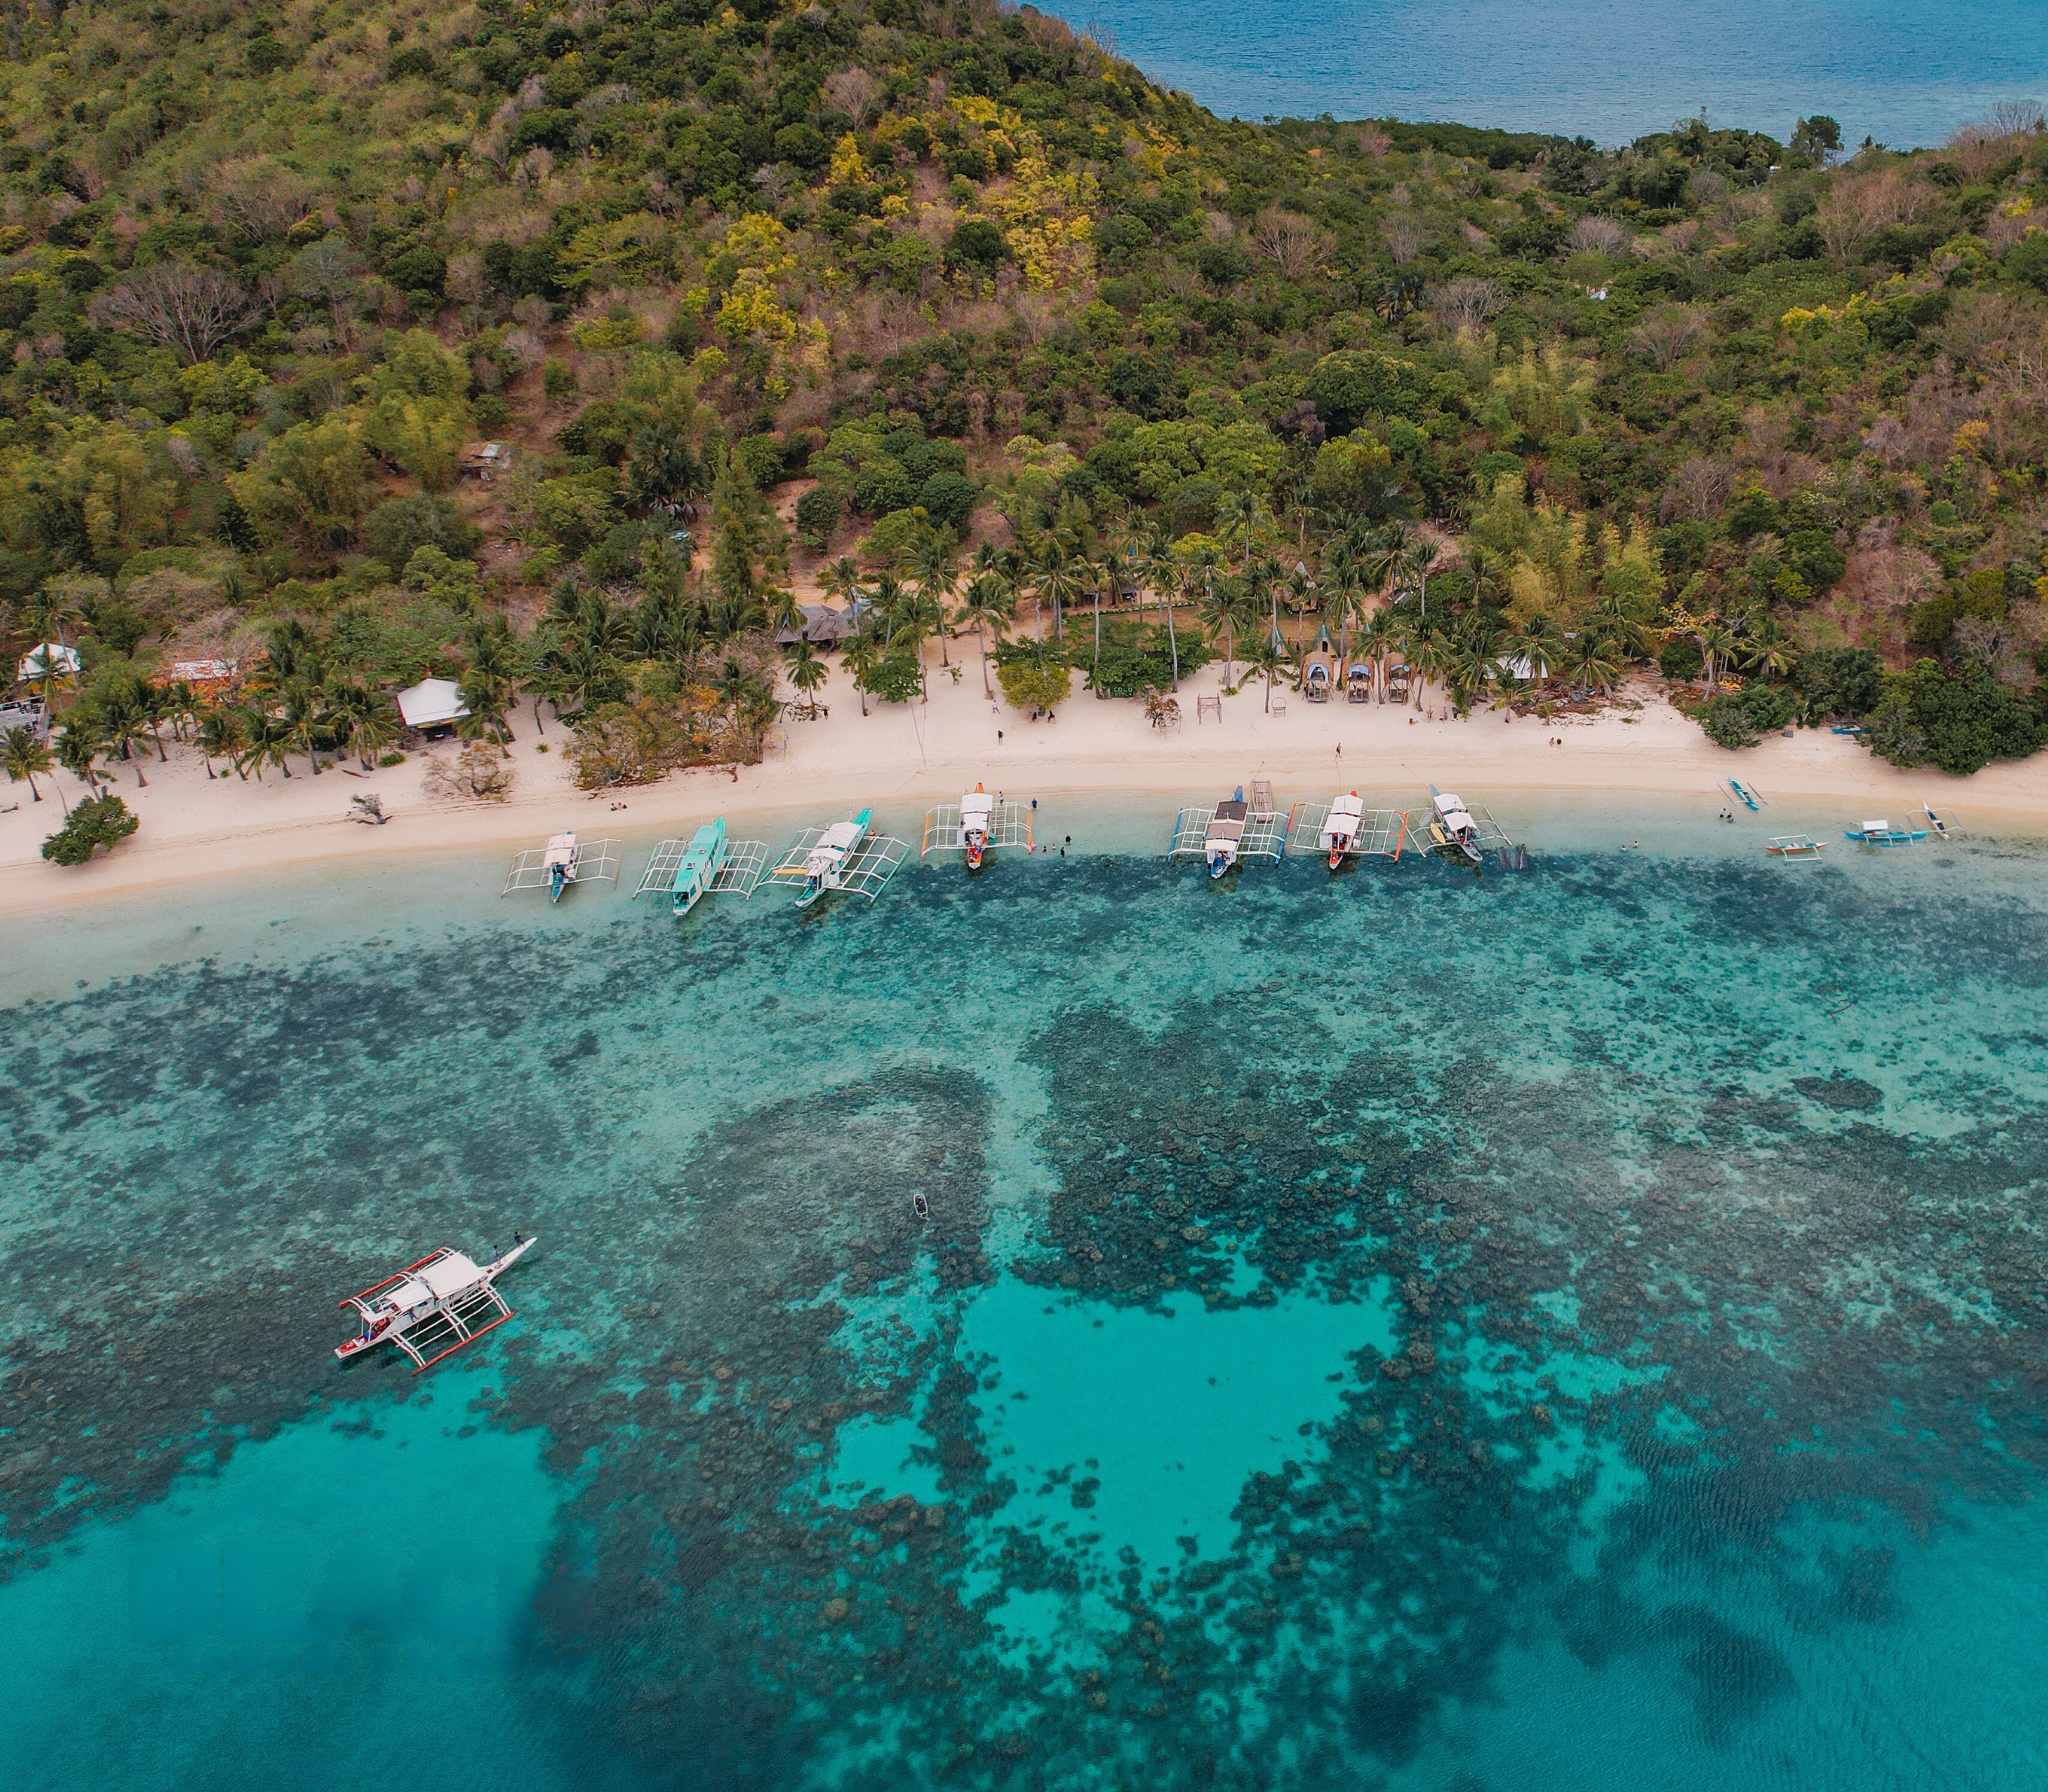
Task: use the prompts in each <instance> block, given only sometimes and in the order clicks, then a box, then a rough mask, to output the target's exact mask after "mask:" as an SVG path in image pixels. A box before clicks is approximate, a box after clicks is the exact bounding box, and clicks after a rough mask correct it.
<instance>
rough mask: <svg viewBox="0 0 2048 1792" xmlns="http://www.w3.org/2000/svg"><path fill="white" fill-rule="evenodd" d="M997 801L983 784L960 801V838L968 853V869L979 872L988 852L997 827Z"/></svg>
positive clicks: (976, 786)
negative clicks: (994, 828)
mask: <svg viewBox="0 0 2048 1792" xmlns="http://www.w3.org/2000/svg"><path fill="white" fill-rule="evenodd" d="M995 820H996V799H995V798H994V797H992V796H990V795H989V793H988V790H987V787H986V786H984V785H981V784H977V785H975V787H974V788H973V789H972V790H970V791H968V792H967V793H966V794H965V795H964V796H962V797H961V799H960V837H961V840H962V841H963V843H964V844H965V847H966V851H967V869H968V870H969V871H979V870H980V869H981V861H982V857H983V855H984V854H986V853H987V851H988V837H989V832H990V830H991V829H992V828H993V827H994V826H995Z"/></svg>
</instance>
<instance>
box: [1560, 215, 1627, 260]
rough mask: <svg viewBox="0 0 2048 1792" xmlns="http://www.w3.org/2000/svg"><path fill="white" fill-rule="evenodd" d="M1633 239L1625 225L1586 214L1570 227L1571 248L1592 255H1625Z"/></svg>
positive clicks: (1599, 216)
mask: <svg viewBox="0 0 2048 1792" xmlns="http://www.w3.org/2000/svg"><path fill="white" fill-rule="evenodd" d="M1634 240H1635V238H1634V236H1633V235H1632V233H1631V232H1630V231H1629V229H1628V228H1627V226H1626V225H1623V224H1621V223H1618V222H1617V221H1616V220H1615V219H1613V218H1605V217H1602V216H1601V215H1600V214H1599V213H1598V212H1588V213H1587V214H1586V215H1585V216H1584V217H1583V218H1581V219H1580V220H1579V221H1578V222H1577V223H1576V224H1574V225H1573V226H1572V246H1573V247H1574V248H1576V249H1583V250H1585V251H1586V252H1587V253H1589V254H1592V255H1613V256H1620V255H1626V254H1627V253H1628V252H1629V245H1630V244H1631V243H1632V242H1634Z"/></svg>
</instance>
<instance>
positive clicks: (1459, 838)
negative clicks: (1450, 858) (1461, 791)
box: [1429, 784, 1479, 865]
mask: <svg viewBox="0 0 2048 1792" xmlns="http://www.w3.org/2000/svg"><path fill="white" fill-rule="evenodd" d="M1429 805H1430V808H1429V837H1430V839H1431V840H1432V841H1433V842H1434V843H1435V844H1436V846H1437V848H1438V849H1439V850H1440V851H1444V852H1461V853H1463V854H1464V855H1465V857H1466V858H1468V859H1470V860H1471V861H1472V863H1473V864H1475V865H1476V864H1478V863H1479V824H1478V823H1477V822H1476V821H1474V820H1473V819H1472V811H1471V810H1470V809H1468V808H1466V806H1465V799H1464V798H1463V797H1461V796H1458V795H1455V794H1453V793H1452V792H1450V791H1443V790H1438V789H1437V787H1436V786H1435V785H1434V784H1432V785H1431V786H1430V787H1429Z"/></svg>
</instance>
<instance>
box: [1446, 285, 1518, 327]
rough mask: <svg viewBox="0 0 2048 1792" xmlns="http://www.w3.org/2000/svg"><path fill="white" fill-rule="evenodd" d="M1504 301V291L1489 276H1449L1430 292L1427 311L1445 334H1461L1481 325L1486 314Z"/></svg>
mask: <svg viewBox="0 0 2048 1792" xmlns="http://www.w3.org/2000/svg"><path fill="white" fill-rule="evenodd" d="M1505 302H1506V295H1505V294H1503V293H1502V291H1501V289H1500V287H1499V285H1498V284H1497V283H1495V282H1494V281H1492V280H1453V281H1451V282H1450V283H1449V284H1448V285H1444V286H1440V287H1438V288H1437V289H1436V291H1435V292H1433V293H1432V294H1430V298H1429V310H1430V315H1431V316H1432V317H1434V318H1435V319H1436V322H1437V327H1438V328H1439V329H1441V330H1442V331H1443V332H1444V333H1445V334H1446V335H1453V336H1456V335H1462V334H1464V333H1465V332H1466V331H1468V330H1479V329H1483V328H1484V327H1485V325H1486V321H1487V319H1488V318H1490V317H1492V316H1493V314H1494V313H1495V312H1496V311H1498V310H1499V309H1500V308H1501V306H1502V305H1503V304H1504V303H1505Z"/></svg>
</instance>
